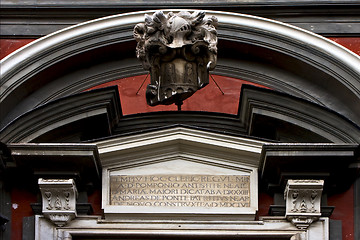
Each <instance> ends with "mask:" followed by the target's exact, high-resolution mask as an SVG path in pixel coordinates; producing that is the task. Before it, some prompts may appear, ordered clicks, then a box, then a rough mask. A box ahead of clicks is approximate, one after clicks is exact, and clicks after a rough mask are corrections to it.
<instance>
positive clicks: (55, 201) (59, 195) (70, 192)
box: [38, 178, 78, 227]
mask: <svg viewBox="0 0 360 240" xmlns="http://www.w3.org/2000/svg"><path fill="white" fill-rule="evenodd" d="M38 183H39V187H40V191H41V196H42V213H43V215H44V216H45V217H46V218H48V219H49V220H50V221H51V222H53V223H54V224H55V225H56V226H59V227H62V226H64V225H66V224H67V223H69V222H70V221H71V220H72V219H74V218H75V217H76V216H77V213H76V198H77V196H78V192H77V189H76V185H75V182H74V180H73V179H43V178H39V181H38Z"/></svg>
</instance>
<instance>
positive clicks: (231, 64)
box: [1, 10, 360, 128]
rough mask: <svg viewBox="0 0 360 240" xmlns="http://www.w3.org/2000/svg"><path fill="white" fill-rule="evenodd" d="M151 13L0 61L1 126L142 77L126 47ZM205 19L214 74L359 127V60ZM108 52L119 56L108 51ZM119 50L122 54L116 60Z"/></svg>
mask: <svg viewBox="0 0 360 240" xmlns="http://www.w3.org/2000/svg"><path fill="white" fill-rule="evenodd" d="M166 11H167V10H166ZM173 11H176V10H173ZM152 12H153V11H143V12H134V13H127V14H120V15H114V16H109V17H105V18H101V19H96V20H93V21H89V22H85V23H82V24H79V25H75V26H72V27H70V28H66V29H63V30H61V31H58V32H55V33H52V34H50V35H47V36H45V37H43V38H41V39H39V40H37V41H34V42H32V43H31V44H29V45H27V46H25V47H23V48H21V49H19V50H18V51H16V52H14V53H13V54H11V55H9V56H8V57H6V58H5V59H3V60H2V62H1V65H2V67H1V89H2V91H1V102H2V116H4V117H3V120H2V123H1V127H2V128H3V127H4V126H6V125H7V124H9V123H10V122H11V121H12V120H13V119H15V118H17V117H19V116H20V115H22V114H23V113H25V112H27V111H29V110H31V109H33V108H34V107H36V106H39V105H42V104H45V103H47V102H49V101H51V100H54V99H57V98H59V97H65V96H69V95H72V94H74V93H79V92H81V91H83V90H85V89H88V88H90V87H93V86H95V85H98V84H100V83H104V82H107V81H111V80H115V79H118V78H122V77H126V76H134V75H139V74H143V73H144V71H143V70H142V68H141V66H140V63H139V62H137V61H136V59H135V56H134V54H133V50H132V49H131V47H132V46H135V43H134V40H133V37H132V29H133V26H134V25H135V24H136V23H138V22H142V21H143V16H144V14H145V13H148V14H151V13H152ZM207 14H211V15H215V16H216V17H217V18H218V19H219V23H220V24H219V30H218V32H219V39H220V47H223V49H224V51H223V52H222V53H220V57H219V63H218V67H217V68H216V70H215V71H214V73H215V74H219V75H225V76H231V77H236V78H240V79H244V80H249V81H252V82H255V83H261V84H263V85H265V86H267V87H270V88H272V89H274V90H277V91H281V92H285V93H287V94H290V95H293V96H296V97H300V98H303V99H305V100H308V101H311V102H314V103H316V104H319V105H321V106H324V107H326V108H329V109H331V110H333V111H335V112H338V113H340V114H341V115H343V116H344V117H346V118H348V119H349V120H350V121H352V122H354V123H356V124H357V125H360V112H359V111H358V105H359V102H360V68H359V66H360V58H359V57H358V56H357V55H355V54H353V53H351V52H350V51H348V50H346V49H345V48H343V47H341V46H339V45H337V44H335V43H333V42H331V41H329V40H327V39H325V38H323V37H321V36H318V35H316V34H313V33H310V32H308V31H305V30H302V29H300V28H297V27H293V26H290V25H288V24H284V23H280V22H277V21H273V20H269V19H264V18H259V17H255V16H249V15H242V14H236V13H227V12H216V11H207ZM114 48H117V49H118V51H115V52H113V49H114ZM126 49H127V50H126ZM129 49H130V50H129ZM220 50H221V49H220ZM119 53H122V56H121V57H117V56H116V54H119ZM123 53H124V54H123ZM79 68H81V69H80V70H79Z"/></svg>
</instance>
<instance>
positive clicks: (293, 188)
mask: <svg viewBox="0 0 360 240" xmlns="http://www.w3.org/2000/svg"><path fill="white" fill-rule="evenodd" d="M323 185H324V181H323V180H288V182H287V185H286V189H285V193H284V198H285V201H286V213H285V217H286V218H287V219H288V220H289V221H291V222H292V223H293V224H294V225H295V226H296V227H297V228H299V229H307V228H308V227H309V226H310V224H311V223H313V222H314V221H316V220H318V219H319V217H320V216H321V212H320V205H321V194H322V190H323Z"/></svg>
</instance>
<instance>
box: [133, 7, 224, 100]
mask: <svg viewBox="0 0 360 240" xmlns="http://www.w3.org/2000/svg"><path fill="white" fill-rule="evenodd" d="M217 25H218V21H217V18H216V17H214V16H211V17H205V12H202V11H198V12H193V13H189V12H179V13H176V14H175V13H173V12H169V13H168V14H164V13H163V12H162V11H157V12H155V13H154V14H153V15H152V16H149V15H145V23H139V24H137V25H136V26H135V28H134V37H135V40H136V41H137V47H136V55H137V58H138V59H140V60H141V62H142V65H143V67H144V69H145V70H149V71H150V76H151V81H150V84H149V85H148V86H147V90H146V100H147V103H148V104H149V105H150V106H155V105H158V104H164V105H168V104H172V103H175V104H177V105H179V104H181V103H182V101H183V100H185V99H186V98H188V97H190V96H191V95H192V94H194V93H195V92H196V91H197V90H198V89H201V88H203V87H204V86H206V85H207V84H208V83H209V71H210V70H213V69H214V68H215V65H216V61H217V56H216V55H217V32H216V27H217Z"/></svg>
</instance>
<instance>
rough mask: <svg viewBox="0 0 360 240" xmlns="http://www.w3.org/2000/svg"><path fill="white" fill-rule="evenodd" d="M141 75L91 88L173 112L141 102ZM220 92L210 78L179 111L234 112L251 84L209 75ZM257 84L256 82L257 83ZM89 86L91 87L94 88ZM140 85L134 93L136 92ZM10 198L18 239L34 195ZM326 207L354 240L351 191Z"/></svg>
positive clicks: (130, 104) (127, 109)
mask: <svg viewBox="0 0 360 240" xmlns="http://www.w3.org/2000/svg"><path fill="white" fill-rule="evenodd" d="M330 39H331V40H333V41H335V42H337V43H339V44H341V45H343V46H344V47H346V48H348V49H349V50H351V51H353V52H354V53H356V54H358V55H360V38H350V37H349V38H347V37H346V38H330ZM33 40H34V39H0V58H1V59H2V58H4V57H5V56H6V55H8V54H10V53H11V52H13V51H15V50H16V49H18V48H20V47H22V46H24V45H26V44H28V43H30V42H32V41H33ZM145 77H146V76H145V75H141V76H134V77H129V78H124V79H120V80H117V81H113V82H109V83H105V84H102V85H99V86H97V87H94V88H100V87H105V86H111V85H117V86H118V89H119V92H120V100H121V104H122V108H123V114H125V115H126V114H134V113H139V112H153V111H175V110H177V109H176V106H175V105H170V106H157V107H149V106H147V105H146V102H145V101H144V95H145V91H146V85H147V84H148V82H149V81H150V80H149V79H147V80H146V82H145V83H144V85H143V86H142V87H141V88H140V86H141V84H142V82H143V81H144V79H145ZM213 77H214V79H215V81H216V82H217V83H218V85H219V86H220V88H221V89H222V91H223V92H224V93H225V94H224V95H222V93H221V91H220V90H219V89H218V88H217V86H216V85H215V83H214V81H212V80H211V79H210V84H209V86H208V87H207V88H205V89H206V90H205V89H202V90H200V91H198V92H197V93H195V94H194V95H193V96H192V97H191V98H190V99H188V100H187V101H186V102H184V105H183V106H182V109H183V110H194V111H211V112H223V113H230V114H236V113H237V107H238V106H237V105H238V103H239V97H240V90H241V86H242V84H252V85H257V84H253V83H249V82H246V81H243V80H240V79H234V78H230V77H224V76H213ZM257 86H260V85H257ZM94 88H92V89H94ZM139 88H140V91H139V92H138V94H136V92H137V91H138V89H139ZM11 198H12V204H13V209H12V224H11V228H12V239H13V240H20V239H21V236H22V219H23V217H26V216H31V215H32V214H33V213H32V210H31V208H30V203H34V202H36V201H37V198H36V196H35V195H34V194H32V193H29V192H27V191H23V190H19V189H14V190H13V191H12V193H11ZM88 201H89V203H91V204H92V205H93V208H94V214H96V215H101V191H95V192H94V193H92V194H91V195H90V196H89V197H88ZM271 204H273V198H272V197H271V196H269V195H267V194H264V193H260V194H259V212H258V215H259V216H266V215H267V213H268V209H269V206H270V205H271ZM328 205H329V206H336V208H335V210H334V213H333V214H332V216H331V217H330V218H331V219H336V220H342V234H343V239H344V240H354V236H353V234H354V190H353V188H350V189H349V190H347V191H346V192H345V193H342V194H339V195H334V196H331V197H329V198H328Z"/></svg>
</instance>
